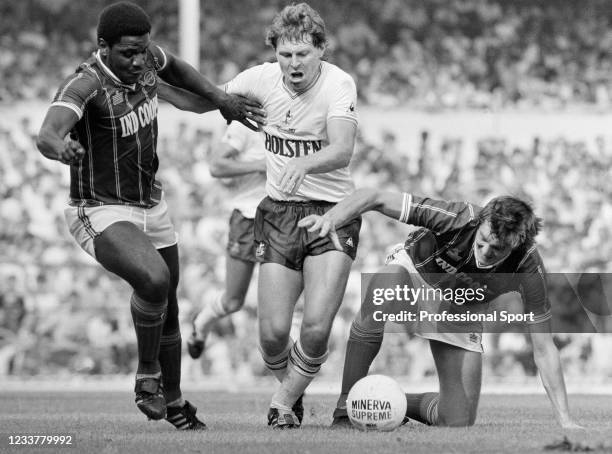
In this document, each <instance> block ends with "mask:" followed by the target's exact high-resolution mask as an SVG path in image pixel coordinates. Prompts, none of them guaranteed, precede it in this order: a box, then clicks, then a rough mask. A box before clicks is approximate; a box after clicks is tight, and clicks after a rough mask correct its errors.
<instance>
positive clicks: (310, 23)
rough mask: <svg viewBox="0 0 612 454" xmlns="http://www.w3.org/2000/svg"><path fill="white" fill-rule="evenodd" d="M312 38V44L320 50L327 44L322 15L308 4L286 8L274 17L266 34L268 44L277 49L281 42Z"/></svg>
mask: <svg viewBox="0 0 612 454" xmlns="http://www.w3.org/2000/svg"><path fill="white" fill-rule="evenodd" d="M305 37H310V39H311V40H312V44H313V45H314V46H315V47H318V48H320V49H322V48H324V47H325V45H326V44H327V31H326V30H325V22H323V19H322V18H321V15H320V14H319V13H318V12H317V11H316V10H315V9H313V8H312V7H311V6H310V5H308V3H298V4H292V5H290V6H286V7H285V8H283V10H282V11H281V12H280V13H278V14H277V15H276V16H274V19H273V20H272V25H271V26H270V27H269V28H268V30H267V32H266V44H268V45H270V46H272V47H273V48H274V49H276V46H277V45H278V42H279V41H280V40H283V39H286V40H295V41H299V40H304V38H305Z"/></svg>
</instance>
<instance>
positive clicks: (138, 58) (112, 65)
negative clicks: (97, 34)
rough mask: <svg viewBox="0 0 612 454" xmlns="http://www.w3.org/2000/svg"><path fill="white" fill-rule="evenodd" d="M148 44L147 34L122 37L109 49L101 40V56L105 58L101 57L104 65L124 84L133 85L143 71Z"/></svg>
mask: <svg viewBox="0 0 612 454" xmlns="http://www.w3.org/2000/svg"><path fill="white" fill-rule="evenodd" d="M149 43H150V38H149V34H148V33H146V34H144V35H140V36H122V37H121V39H120V40H119V41H118V42H116V43H115V44H113V45H112V46H110V47H109V46H108V45H106V43H105V42H104V40H101V43H100V48H101V50H102V54H103V55H104V54H105V53H106V58H105V59H104V57H103V59H104V64H106V66H108V67H109V69H110V70H111V71H112V72H113V74H115V76H117V77H118V78H119V79H120V80H121V82H123V83H124V84H127V85H131V84H135V83H136V82H137V81H138V78H139V77H140V76H141V75H142V73H143V72H144V70H145V61H146V57H147V48H148V47H149Z"/></svg>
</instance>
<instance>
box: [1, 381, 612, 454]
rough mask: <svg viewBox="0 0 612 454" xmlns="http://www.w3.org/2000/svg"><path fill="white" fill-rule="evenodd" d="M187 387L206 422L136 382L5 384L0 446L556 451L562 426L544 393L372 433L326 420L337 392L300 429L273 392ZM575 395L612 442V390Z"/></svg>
mask: <svg viewBox="0 0 612 454" xmlns="http://www.w3.org/2000/svg"><path fill="white" fill-rule="evenodd" d="M185 394H186V397H187V398H188V399H190V400H191V401H192V402H193V403H194V404H195V405H196V406H197V407H198V408H199V411H198V414H199V415H200V416H201V417H202V418H203V419H204V420H205V422H206V423H207V425H208V427H209V429H208V431H205V432H197V433H189V432H178V431H176V430H175V429H174V428H173V427H172V426H170V424H168V423H167V422H165V421H158V422H152V421H151V422H148V421H147V420H146V418H145V417H144V416H143V415H142V414H141V413H140V412H139V411H138V410H137V408H136V406H135V405H134V403H133V395H132V393H129V392H9V393H6V392H3V393H2V394H1V397H0V433H1V434H2V439H1V440H0V452H2V453H4V452H18V453H25V452H41V453H48V452H64V453H70V452H72V453H77V452H78V453H81V452H84V453H146V454H154V453H164V454H171V453H279V454H288V453H299V454H308V453H339V452H349V453H351V454H359V453H368V454H374V453H468V452H478V453H493V452H494V453H498V452H508V453H510V452H521V453H524V452H551V453H554V452H555V451H545V450H544V446H545V445H548V444H551V443H553V442H559V441H561V440H562V439H563V436H564V434H563V431H562V430H561V429H560V428H558V426H557V425H556V422H555V421H554V420H553V417H552V413H551V408H550V404H549V402H548V400H547V399H546V397H545V396H542V395H537V396H533V395H512V396H508V395H484V396H482V398H481V404H480V412H479V416H478V420H477V422H476V426H474V427H472V428H469V429H449V428H436V427H428V426H424V425H422V424H418V423H409V424H408V425H406V426H403V427H400V428H399V429H397V430H395V431H393V432H388V433H372V432H367V433H364V432H359V431H356V430H348V429H343V430H330V429H329V428H328V425H329V423H330V421H331V412H332V411H333V408H334V403H335V398H334V397H333V396H318V395H307V396H306V398H305V402H304V403H305V407H306V416H305V420H304V423H305V425H304V426H303V427H302V429H299V430H286V431H274V430H271V429H270V428H268V427H267V426H266V413H267V406H268V401H269V398H270V393H265V394H264V393H257V394H254V393H249V394H246V393H245V394H233V393H211V392H189V393H185ZM570 402H571V406H572V411H573V414H574V415H575V417H576V419H577V421H578V422H579V423H581V424H582V425H584V426H586V427H587V429H588V430H587V431H586V433H580V434H570V440H577V441H578V443H577V445H576V446H578V447H584V446H587V447H591V448H592V449H594V452H597V451H603V452H612V448H611V447H612V442H611V440H612V396H591V395H589V396H580V395H574V396H571V398H570ZM66 433H70V434H73V435H74V437H75V440H74V446H73V447H71V448H69V447H28V446H10V445H9V444H8V435H18V434H46V435H52V434H66ZM598 447H599V449H598ZM559 449H560V450H562V447H561V448H559ZM581 450H583V449H581Z"/></svg>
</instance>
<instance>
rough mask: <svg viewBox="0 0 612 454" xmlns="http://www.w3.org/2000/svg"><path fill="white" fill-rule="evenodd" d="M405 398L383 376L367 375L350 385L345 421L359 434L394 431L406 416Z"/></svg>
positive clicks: (395, 383) (398, 386)
mask: <svg viewBox="0 0 612 454" xmlns="http://www.w3.org/2000/svg"><path fill="white" fill-rule="evenodd" d="M406 405H407V404H406V395H405V394H404V391H402V388H401V387H400V385H399V384H398V383H397V382H396V381H395V380H393V379H392V378H391V377H387V376H386V375H368V376H367V377H363V378H362V379H361V380H359V381H358V382H357V383H355V384H354V385H353V387H352V388H351V390H350V391H349V394H348V397H347V399H346V410H347V412H348V416H349V419H350V420H351V422H352V423H353V425H354V426H355V427H357V428H358V429H359V430H379V431H383V432H385V431H389V430H393V429H396V428H397V427H399V425H400V424H401V423H402V421H403V420H404V416H405V415H406Z"/></svg>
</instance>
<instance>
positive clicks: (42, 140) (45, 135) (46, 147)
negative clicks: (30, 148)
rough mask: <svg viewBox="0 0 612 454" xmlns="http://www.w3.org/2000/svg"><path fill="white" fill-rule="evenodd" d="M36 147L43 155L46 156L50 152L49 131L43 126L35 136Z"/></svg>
mask: <svg viewBox="0 0 612 454" xmlns="http://www.w3.org/2000/svg"><path fill="white" fill-rule="evenodd" d="M35 142H36V148H37V149H38V151H39V152H40V153H41V154H42V155H44V156H47V155H48V154H49V152H50V148H51V146H50V143H51V141H50V134H49V131H48V130H46V129H45V128H44V127H43V128H41V129H40V131H39V132H38V135H37V136H36V140H35Z"/></svg>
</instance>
